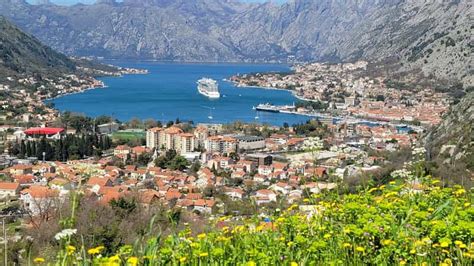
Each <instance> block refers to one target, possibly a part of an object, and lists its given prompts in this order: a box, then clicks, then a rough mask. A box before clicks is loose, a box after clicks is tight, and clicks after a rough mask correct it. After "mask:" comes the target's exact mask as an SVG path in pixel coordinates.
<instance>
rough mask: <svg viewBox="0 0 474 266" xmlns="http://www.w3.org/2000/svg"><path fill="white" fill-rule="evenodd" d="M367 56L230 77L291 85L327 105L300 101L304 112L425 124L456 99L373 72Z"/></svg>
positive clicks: (268, 84)
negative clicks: (318, 107) (312, 106)
mask: <svg viewBox="0 0 474 266" xmlns="http://www.w3.org/2000/svg"><path fill="white" fill-rule="evenodd" d="M368 64H369V63H368V62H365V61H358V62H355V63H341V64H325V63H311V64H303V65H296V66H294V67H293V72H291V73H265V74H260V73H257V74H244V75H238V76H233V77H232V78H231V81H233V82H234V83H236V84H237V86H239V87H247V86H255V87H262V88H269V89H271V88H276V89H286V90H290V91H292V92H293V94H294V95H295V96H296V97H297V98H299V99H302V100H305V101H315V102H320V103H323V104H325V105H327V108H325V110H312V109H308V108H305V107H300V108H298V110H297V113H299V114H312V113H315V112H314V111H317V112H316V113H317V114H319V113H321V112H325V113H329V114H334V115H337V116H342V117H351V118H363V119H370V120H375V121H385V122H389V121H397V122H402V123H410V124H418V125H419V124H422V125H425V126H431V125H436V124H438V123H440V121H441V116H442V114H443V113H444V112H445V111H446V110H447V108H448V106H449V104H450V102H451V100H450V97H448V95H446V93H441V92H436V91H435V90H433V89H432V88H415V87H414V86H413V87H411V86H408V87H405V84H398V83H397V82H390V81H389V80H385V79H384V78H383V77H379V78H373V77H369V76H368V75H367V74H366V73H365V72H366V71H367V68H368Z"/></svg>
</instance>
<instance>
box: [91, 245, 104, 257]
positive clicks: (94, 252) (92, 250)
mask: <svg viewBox="0 0 474 266" xmlns="http://www.w3.org/2000/svg"><path fill="white" fill-rule="evenodd" d="M103 249H104V246H98V247H95V248H91V249H89V250H87V253H88V254H89V255H96V254H99V253H100V252H102V250H103Z"/></svg>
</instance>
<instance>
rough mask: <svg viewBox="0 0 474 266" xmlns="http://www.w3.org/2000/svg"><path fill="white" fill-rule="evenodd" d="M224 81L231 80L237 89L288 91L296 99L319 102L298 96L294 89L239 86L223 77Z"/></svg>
mask: <svg viewBox="0 0 474 266" xmlns="http://www.w3.org/2000/svg"><path fill="white" fill-rule="evenodd" d="M224 81H226V82H231V83H232V84H234V86H235V87H236V88H239V89H245V88H252V89H261V90H276V91H287V92H290V93H291V94H292V95H293V97H295V98H296V99H298V100H301V101H306V102H319V100H312V99H306V98H304V97H302V96H299V95H298V94H297V93H296V91H294V90H289V89H282V88H274V87H263V86H250V85H248V86H247V85H244V86H241V85H240V84H239V83H237V82H234V81H232V80H228V79H225V80H224Z"/></svg>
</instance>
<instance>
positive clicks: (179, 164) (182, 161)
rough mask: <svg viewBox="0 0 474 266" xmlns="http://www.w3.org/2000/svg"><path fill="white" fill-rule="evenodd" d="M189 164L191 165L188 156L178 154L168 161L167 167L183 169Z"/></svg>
mask: <svg viewBox="0 0 474 266" xmlns="http://www.w3.org/2000/svg"><path fill="white" fill-rule="evenodd" d="M188 166H189V161H188V160H186V158H184V157H183V156H179V155H178V156H176V157H174V158H173V160H171V161H170V162H169V163H168V165H167V168H168V169H171V170H179V171H183V170H184V169H186V168H187V167H188Z"/></svg>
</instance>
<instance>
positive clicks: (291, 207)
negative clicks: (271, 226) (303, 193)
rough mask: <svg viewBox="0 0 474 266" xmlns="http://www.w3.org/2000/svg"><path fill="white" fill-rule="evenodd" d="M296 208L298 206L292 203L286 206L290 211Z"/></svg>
mask: <svg viewBox="0 0 474 266" xmlns="http://www.w3.org/2000/svg"><path fill="white" fill-rule="evenodd" d="M296 208H298V205H296V204H293V205H291V206H290V207H289V208H288V210H289V211H292V210H294V209H296Z"/></svg>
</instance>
